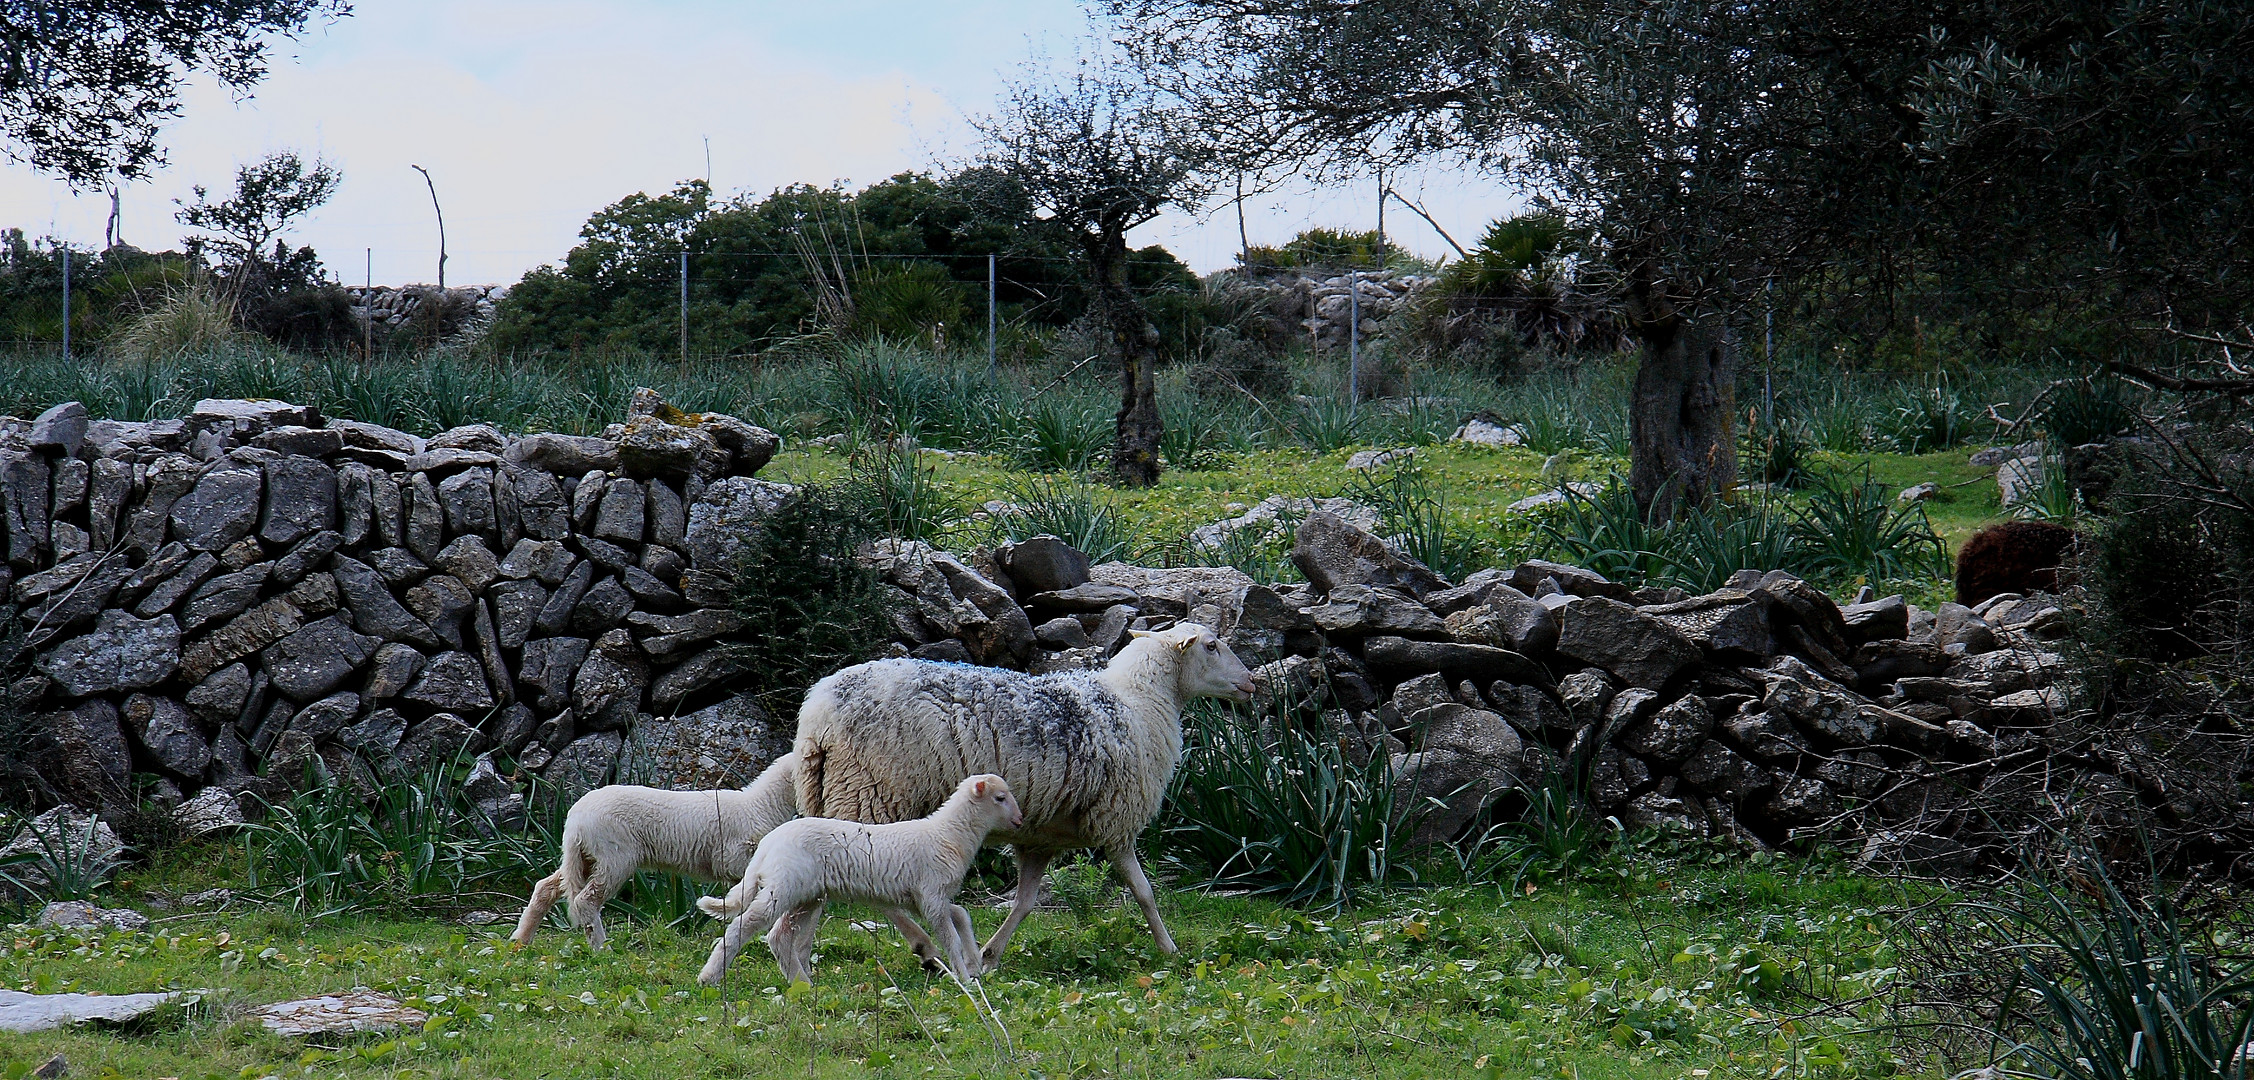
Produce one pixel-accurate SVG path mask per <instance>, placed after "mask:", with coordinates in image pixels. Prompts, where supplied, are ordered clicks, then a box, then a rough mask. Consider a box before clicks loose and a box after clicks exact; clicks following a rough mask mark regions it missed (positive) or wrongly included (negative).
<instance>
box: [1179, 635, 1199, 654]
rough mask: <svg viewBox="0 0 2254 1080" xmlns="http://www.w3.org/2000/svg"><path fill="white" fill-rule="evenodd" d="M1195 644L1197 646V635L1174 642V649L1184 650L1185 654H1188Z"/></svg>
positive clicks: (1186, 636) (1187, 636)
mask: <svg viewBox="0 0 2254 1080" xmlns="http://www.w3.org/2000/svg"><path fill="white" fill-rule="evenodd" d="M1195 644H1197V635H1195V634H1189V635H1185V636H1184V637H1182V638H1181V639H1180V640H1178V641H1176V642H1174V647H1175V648H1177V649H1180V650H1182V651H1183V652H1188V651H1189V650H1190V646H1192V645H1195Z"/></svg>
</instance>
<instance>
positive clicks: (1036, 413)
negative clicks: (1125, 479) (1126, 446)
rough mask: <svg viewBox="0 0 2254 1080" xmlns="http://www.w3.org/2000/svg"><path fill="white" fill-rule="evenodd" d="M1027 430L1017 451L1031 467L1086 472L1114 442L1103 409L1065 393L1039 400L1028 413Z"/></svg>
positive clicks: (1020, 457) (1021, 458) (1052, 470)
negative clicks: (1085, 404)
mask: <svg viewBox="0 0 2254 1080" xmlns="http://www.w3.org/2000/svg"><path fill="white" fill-rule="evenodd" d="M1024 423H1025V434H1024V435H1023V436H1022V437H1021V439H1020V440H1019V444H1018V449H1017V452H1016V454H1015V456H1016V457H1017V459H1018V460H1019V461H1021V462H1023V463H1024V464H1025V466H1026V467H1027V468H1031V469H1041V470H1045V471H1049V472H1066V473H1077V472H1085V471H1086V470H1087V469H1088V467H1089V465H1090V463H1092V462H1094V461H1095V460H1096V458H1097V456H1098V455H1100V454H1102V453H1103V452H1104V451H1105V450H1106V449H1107V448H1108V447H1109V446H1110V445H1111V433H1110V432H1109V431H1108V430H1106V428H1107V425H1106V424H1105V422H1104V417H1103V415H1102V414H1101V413H1098V412H1096V411H1093V410H1091V409H1089V408H1087V407H1085V406H1083V405H1082V404H1081V403H1080V402H1078V401H1074V400H1072V399H1070V398H1064V397H1055V396H1052V397H1046V398H1043V399H1042V400H1041V401H1039V402H1036V403H1035V404H1034V406H1033V407H1032V409H1031V410H1030V411H1028V412H1027V414H1026V415H1025V417H1024Z"/></svg>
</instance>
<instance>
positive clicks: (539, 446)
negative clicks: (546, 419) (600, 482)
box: [501, 433, 619, 476]
mask: <svg viewBox="0 0 2254 1080" xmlns="http://www.w3.org/2000/svg"><path fill="white" fill-rule="evenodd" d="M501 456H502V459H503V460H505V461H507V462H508V463H509V464H511V465H520V466H523V467H524V468H527V469H539V470H541V471H543V472H548V473H554V474H556V475H558V476H583V475H585V474H587V473H588V472H590V471H594V470H601V471H603V472H609V471H611V470H612V469H616V468H618V466H619V460H618V444H617V443H614V442H611V441H610V440H608V439H595V438H586V437H582V436H577V435H555V434H546V433H543V434H537V435H527V436H525V437H523V438H521V439H518V440H517V441H515V442H513V443H510V444H509V448H508V449H507V450H505V451H503V452H502V455H501Z"/></svg>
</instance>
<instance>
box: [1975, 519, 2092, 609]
mask: <svg viewBox="0 0 2254 1080" xmlns="http://www.w3.org/2000/svg"><path fill="white" fill-rule="evenodd" d="M2073 560H2074V530H2072V529H2069V528H2067V527H2066V526H2064V525H2058V524H2053V523H2052V522H2048V521H2006V522H2003V523H2001V524H1997V525H1990V526H1988V527H1987V528H1985V529H1982V530H1980V531H1979V532H1976V533H1973V534H1972V535H1971V536H1970V537H1969V538H1967V539H1966V540H1965V542H1964V547H1963V548H1961V549H1959V550H1958V551H1957V603H1960V604H1963V605H1964V606H1966V607H1972V606H1974V605H1977V604H1979V603H1980V602H1981V601H1983V600H1986V599H1988V598H1989V597H1992V596H1997V595H1999V594H2002V593H2007V592H2015V593H2029V592H2035V591H2037V590H2040V591H2043V592H2056V591H2057V590H2058V584H2059V582H2058V575H2059V571H2061V570H2063V569H2065V568H2066V567H2067V565H2068V564H2070V563H2072V562H2073Z"/></svg>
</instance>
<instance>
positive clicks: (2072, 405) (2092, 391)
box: [2035, 375, 2137, 446]
mask: <svg viewBox="0 0 2254 1080" xmlns="http://www.w3.org/2000/svg"><path fill="white" fill-rule="evenodd" d="M2035 422H2036V425H2037V426H2038V427H2041V428H2042V429H2043V433H2044V434H2046V435H2049V436H2050V437H2051V441H2052V442H2055V443H2057V444H2059V445H2060V446H2080V445H2082V444H2084V443H2093V442H2103V441H2105V440H2107V439H2110V438H2112V437H2114V436H2116V435H2120V434H2123V433H2125V432H2127V431H2129V430H2131V429H2132V428H2134V427H2136V425H2137V411H2136V406H2135V404H2134V403H2133V402H2132V401H2131V400H2130V397H2129V394H2128V391H2127V390H2126V389H2125V388H2124V387H2123V386H2122V383H2121V380H2119V379H2117V378H2114V377H2111V376H2107V375H2085V376H2082V377H2081V378H2078V379H2065V380H2061V381H2059V382H2055V383H2052V384H2051V386H2050V389H2049V390H2047V391H2046V392H2045V393H2044V395H2043V403H2042V405H2041V407H2040V409H2039V410H2038V411H2037V412H2036V414H2035Z"/></svg>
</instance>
